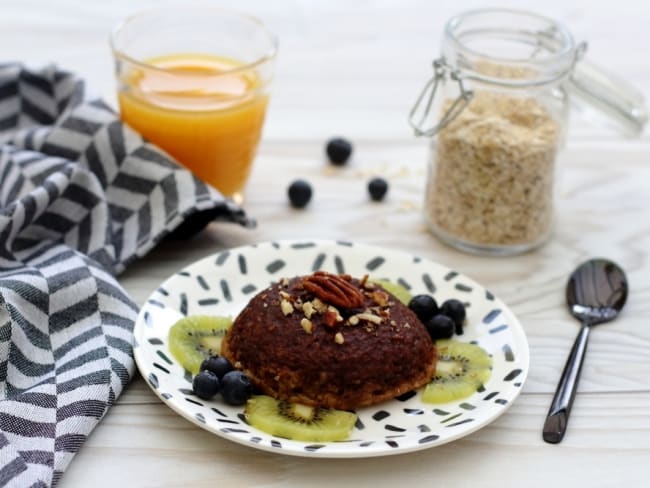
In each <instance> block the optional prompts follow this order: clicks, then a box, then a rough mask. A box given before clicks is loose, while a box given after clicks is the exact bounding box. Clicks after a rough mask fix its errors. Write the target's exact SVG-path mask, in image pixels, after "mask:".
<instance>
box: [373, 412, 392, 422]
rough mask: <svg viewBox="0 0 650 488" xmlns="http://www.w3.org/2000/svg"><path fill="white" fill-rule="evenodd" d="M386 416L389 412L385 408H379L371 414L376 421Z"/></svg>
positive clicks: (388, 415)
mask: <svg viewBox="0 0 650 488" xmlns="http://www.w3.org/2000/svg"><path fill="white" fill-rule="evenodd" d="M387 417H390V413H388V412H387V411H386V410H379V411H377V412H375V413H373V414H372V418H373V419H374V420H376V421H377V422H381V421H382V420H384V419H385V418H387Z"/></svg>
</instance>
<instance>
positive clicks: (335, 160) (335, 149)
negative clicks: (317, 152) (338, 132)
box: [325, 137, 352, 166]
mask: <svg viewBox="0 0 650 488" xmlns="http://www.w3.org/2000/svg"><path fill="white" fill-rule="evenodd" d="M325 152H326V153H327V157H328V159H329V160H330V163H332V164H334V165H336V166H342V165H344V164H345V163H346V162H347V161H348V159H349V158H350V155H351V154H352V144H351V143H350V142H349V141H347V140H346V139H343V138H342V137H335V138H334V139H330V140H329V141H327V146H326V147H325Z"/></svg>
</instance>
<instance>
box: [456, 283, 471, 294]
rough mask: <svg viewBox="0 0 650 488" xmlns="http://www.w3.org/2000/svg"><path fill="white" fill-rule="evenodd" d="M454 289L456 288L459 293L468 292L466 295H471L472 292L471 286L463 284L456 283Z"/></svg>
mask: <svg viewBox="0 0 650 488" xmlns="http://www.w3.org/2000/svg"><path fill="white" fill-rule="evenodd" d="M454 288H456V289H457V290H458V291H462V292H466V293H469V292H470V291H472V287H471V286H468V285H464V284H462V283H456V284H455V285H454Z"/></svg>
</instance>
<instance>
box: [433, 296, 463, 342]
mask: <svg viewBox="0 0 650 488" xmlns="http://www.w3.org/2000/svg"><path fill="white" fill-rule="evenodd" d="M440 313H441V314H443V315H446V316H447V317H449V318H450V319H451V320H453V322H454V324H455V326H456V334H458V335H460V334H462V333H463V324H464V323H465V317H466V315H467V312H466V311H465V305H463V302H461V301H460V300H456V299H455V298H450V299H449V300H445V301H444V302H443V304H442V305H440Z"/></svg>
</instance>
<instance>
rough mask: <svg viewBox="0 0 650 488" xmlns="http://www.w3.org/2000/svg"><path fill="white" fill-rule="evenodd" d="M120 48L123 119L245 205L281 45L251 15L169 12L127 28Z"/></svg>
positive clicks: (119, 33)
mask: <svg viewBox="0 0 650 488" xmlns="http://www.w3.org/2000/svg"><path fill="white" fill-rule="evenodd" d="M111 48H112V51H113V55H114V58H115V71H116V76H117V83H118V102H119V106H120V114H121V117H122V120H123V121H124V122H126V123H127V124H128V125H130V126H131V127H132V128H134V129H135V130H136V131H137V132H139V133H140V134H141V135H142V136H143V137H144V138H145V139H147V140H148V141H150V142H152V143H154V144H156V145H157V146H159V147H160V148H162V149H163V150H165V151H166V152H167V153H169V154H170V155H171V156H172V157H173V158H174V159H176V160H177V161H178V162H179V163H181V164H182V165H183V166H185V167H187V168H188V169H189V170H191V171H192V172H193V173H194V174H195V175H196V176H197V177H199V178H200V179H201V180H203V181H204V182H206V183H208V184H210V185H212V186H213V187H215V188H216V189H218V190H219V191H220V192H221V193H222V194H223V195H225V196H227V197H232V198H233V199H234V200H235V201H238V202H241V201H242V199H243V191H244V187H245V185H246V181H247V179H248V176H249V174H250V171H251V166H252V162H253V159H254V157H255V152H256V149H257V145H258V142H259V140H260V136H261V132H262V126H263V123H264V117H265V114H266V107H267V104H268V99H269V85H270V82H271V79H272V76H273V63H274V60H275V55H276V51H277V41H276V38H275V36H274V35H273V34H271V33H270V32H269V30H268V29H267V28H266V27H265V26H264V25H263V24H262V23H261V22H260V21H258V20H257V19H255V18H254V17H251V16H248V15H244V14H241V13H237V12H233V11H228V10H222V9H218V8H213V7H209V6H179V7H162V8H156V9H153V10H149V11H146V12H142V13H139V14H136V15H134V16H132V17H130V18H128V19H126V20H125V21H124V22H122V23H121V24H120V25H118V26H117V27H116V28H115V30H114V31H113V32H112V35H111Z"/></svg>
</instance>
